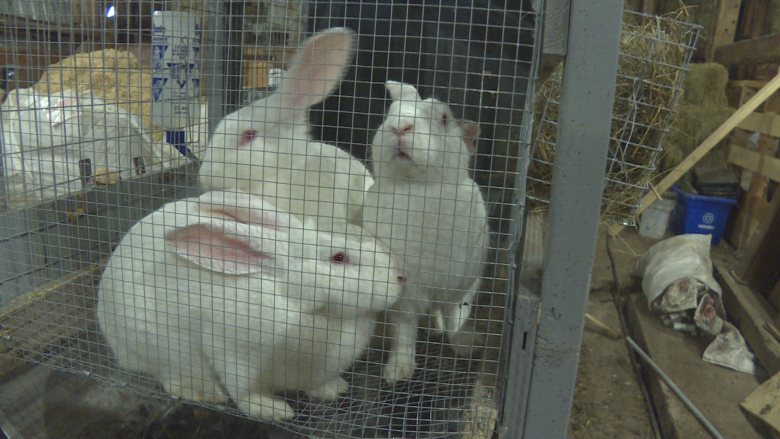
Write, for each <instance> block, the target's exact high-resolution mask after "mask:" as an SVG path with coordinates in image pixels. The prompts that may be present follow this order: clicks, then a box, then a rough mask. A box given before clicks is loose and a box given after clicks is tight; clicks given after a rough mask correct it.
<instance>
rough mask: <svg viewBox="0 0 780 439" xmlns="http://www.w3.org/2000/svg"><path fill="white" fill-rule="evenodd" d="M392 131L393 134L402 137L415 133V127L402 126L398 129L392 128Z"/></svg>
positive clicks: (411, 125)
mask: <svg viewBox="0 0 780 439" xmlns="http://www.w3.org/2000/svg"><path fill="white" fill-rule="evenodd" d="M390 131H392V132H393V134H395V135H397V136H398V137H401V136H403V135H404V134H409V133H411V132H412V131H414V125H413V124H406V125H402V126H400V127H398V128H396V127H390Z"/></svg>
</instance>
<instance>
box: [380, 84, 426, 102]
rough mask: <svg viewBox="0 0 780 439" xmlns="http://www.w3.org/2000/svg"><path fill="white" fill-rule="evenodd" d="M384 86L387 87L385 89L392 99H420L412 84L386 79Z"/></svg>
mask: <svg viewBox="0 0 780 439" xmlns="http://www.w3.org/2000/svg"><path fill="white" fill-rule="evenodd" d="M385 87H387V91H388V93H390V98H391V99H392V100H394V101H400V100H405V101H414V100H420V93H418V92H417V89H416V88H414V86H413V85H410V84H404V83H403V82H398V81H387V82H386V83H385Z"/></svg>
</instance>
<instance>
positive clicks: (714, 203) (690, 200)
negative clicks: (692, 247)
mask: <svg viewBox="0 0 780 439" xmlns="http://www.w3.org/2000/svg"><path fill="white" fill-rule="evenodd" d="M672 191H674V193H676V194H677V205H676V206H675V208H674V217H673V219H672V230H673V231H674V233H676V234H678V235H682V234H686V233H697V234H700V235H712V245H715V244H718V243H719V242H720V240H721V238H723V229H724V228H725V227H726V221H727V220H728V219H729V214H730V213H731V208H732V207H734V205H735V204H737V200H734V199H730V198H718V197H704V196H701V195H692V194H688V193H685V192H683V191H682V190H680V188H678V187H677V186H672Z"/></svg>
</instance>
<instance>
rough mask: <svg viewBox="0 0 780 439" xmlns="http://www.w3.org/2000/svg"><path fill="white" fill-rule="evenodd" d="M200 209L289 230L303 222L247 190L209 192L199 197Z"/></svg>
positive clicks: (299, 226) (282, 230) (267, 226)
mask: <svg viewBox="0 0 780 439" xmlns="http://www.w3.org/2000/svg"><path fill="white" fill-rule="evenodd" d="M198 205H199V208H200V210H202V211H207V212H210V213H212V214H215V215H220V216H224V217H228V218H229V219H231V220H233V221H237V222H239V223H244V224H250V225H253V226H260V227H265V228H269V229H273V230H275V231H280V232H288V231H289V229H290V228H297V229H299V228H302V227H303V222H302V221H301V220H300V219H298V218H296V217H295V216H293V215H291V214H290V213H288V212H285V211H283V210H281V209H279V208H278V207H276V206H274V205H273V204H271V203H269V202H268V201H266V200H264V199H263V198H261V197H258V196H254V195H250V194H248V193H246V192H238V191H237V192H207V193H205V194H203V195H201V196H200V198H199V199H198Z"/></svg>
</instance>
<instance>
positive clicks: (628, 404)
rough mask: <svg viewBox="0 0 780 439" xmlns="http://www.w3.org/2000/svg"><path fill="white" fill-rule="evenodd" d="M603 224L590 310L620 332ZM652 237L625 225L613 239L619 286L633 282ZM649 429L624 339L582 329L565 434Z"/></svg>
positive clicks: (626, 434)
mask: <svg viewBox="0 0 780 439" xmlns="http://www.w3.org/2000/svg"><path fill="white" fill-rule="evenodd" d="M606 236H607V234H606V227H604V226H602V227H601V229H600V233H599V240H598V244H597V247H596V257H595V260H594V263H593V278H592V283H591V293H590V298H589V300H588V313H589V314H590V315H592V316H593V317H594V318H596V319H597V320H599V321H601V322H602V323H604V324H606V325H607V326H610V327H611V328H614V329H615V330H618V331H620V322H619V320H618V315H617V311H616V309H615V305H614V304H613V301H612V295H611V292H610V289H611V288H612V285H613V276H612V271H611V270H612V268H611V264H610V261H609V258H608V256H607V251H606V239H607V238H606ZM656 242H658V241H656V240H654V239H649V238H645V237H643V236H640V235H639V234H638V233H637V232H636V231H635V230H634V229H630V228H627V229H625V230H624V231H623V232H622V233H621V234H620V235H619V237H617V238H614V239H612V243H611V245H612V251H613V254H614V255H615V262H616V269H617V273H618V276H619V280H620V284H621V288H622V289H624V290H625V289H626V288H628V287H630V286H631V285H632V283H633V279H632V276H631V273H632V272H633V270H634V267H635V265H636V262H637V260H638V259H639V257H640V256H641V255H642V254H644V253H645V252H646V251H647V249H648V248H650V247H651V246H652V245H653V244H655V243H656ZM651 437H653V430H652V428H651V427H650V418H649V416H648V414H647V409H646V405H645V401H644V399H643V397H642V393H641V391H640V388H639V385H638V384H637V380H636V376H635V375H634V372H633V369H632V367H631V361H630V359H629V356H628V351H627V348H626V344H625V342H624V341H623V340H613V339H610V338H608V337H606V336H604V335H602V334H600V333H597V332H595V331H592V330H590V329H587V328H586V330H585V334H584V336H583V341H582V352H581V355H580V367H579V372H578V374H577V387H576V390H575V394H574V403H573V405H572V411H571V420H570V425H569V438H577V439H597V438H598V439H603V438H625V439H634V438H642V439H644V438H651Z"/></svg>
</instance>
